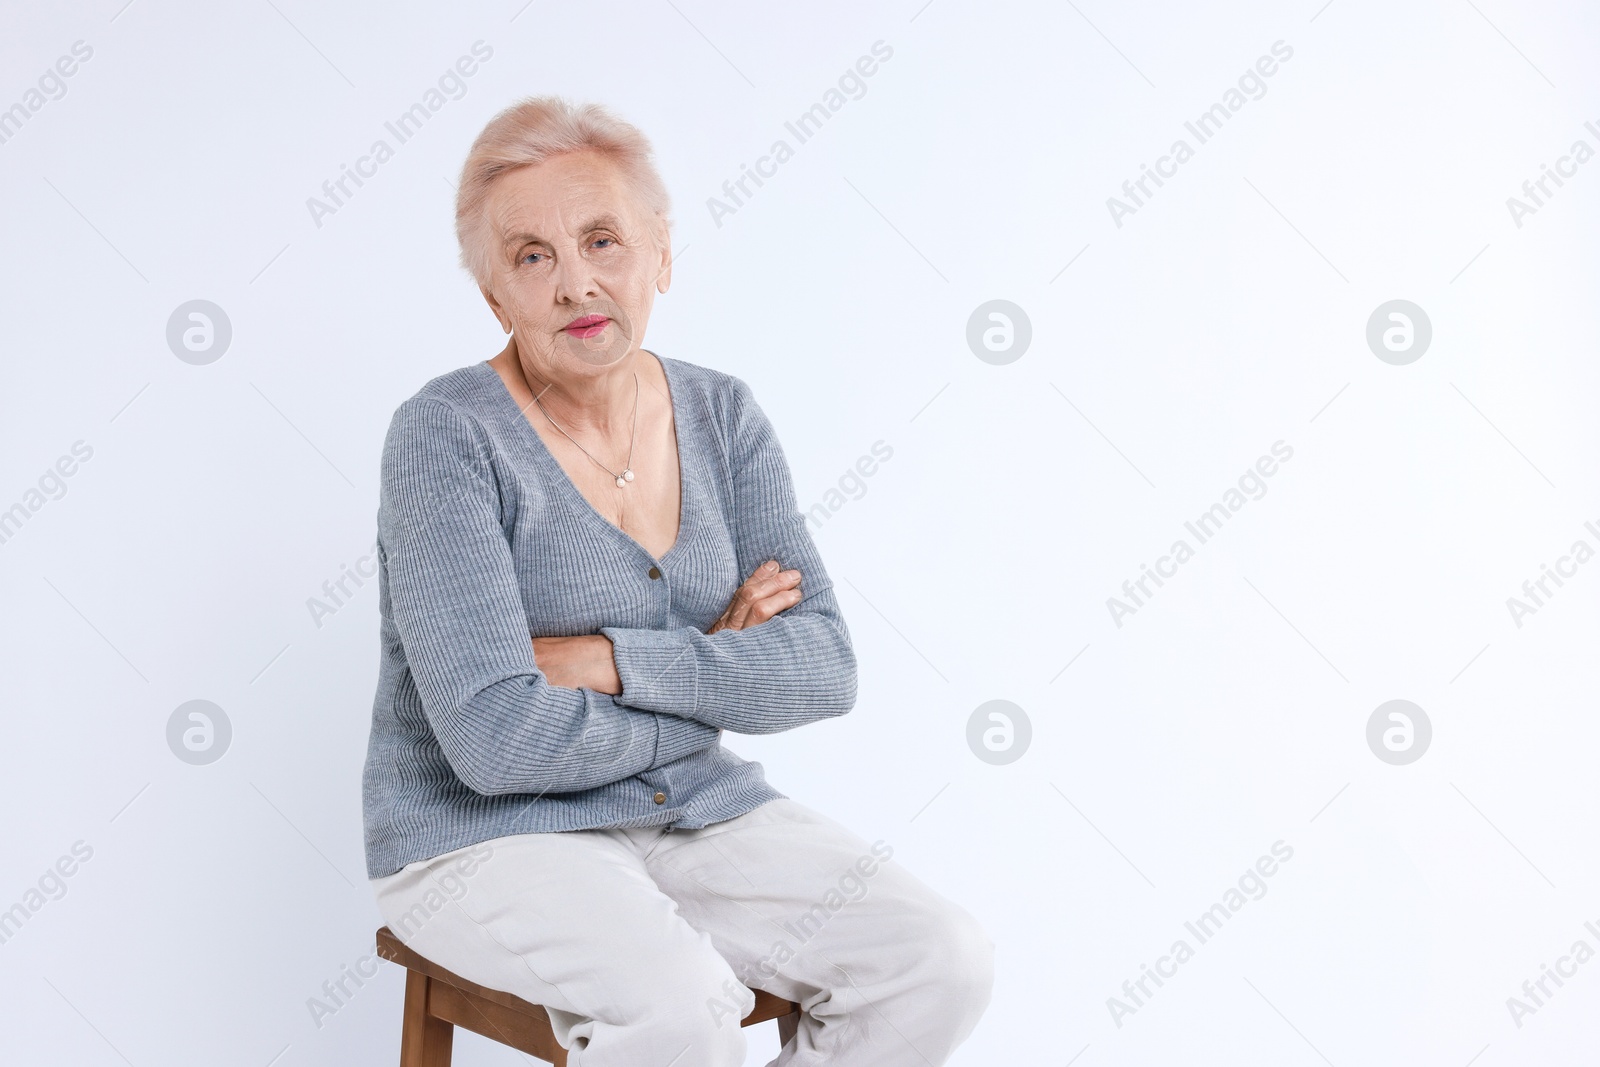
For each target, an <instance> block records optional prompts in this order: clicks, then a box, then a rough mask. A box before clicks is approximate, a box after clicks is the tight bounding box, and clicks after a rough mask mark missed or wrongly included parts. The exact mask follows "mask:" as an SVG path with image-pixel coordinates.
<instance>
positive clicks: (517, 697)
mask: <svg viewBox="0 0 1600 1067" xmlns="http://www.w3.org/2000/svg"><path fill="white" fill-rule="evenodd" d="M381 467H382V477H381V489H380V499H379V507H378V533H379V544H380V548H381V556H380V559H381V561H382V564H383V566H384V567H385V568H386V573H387V579H388V596H389V605H390V612H391V615H392V618H393V620H394V624H395V626H396V628H397V629H398V631H399V633H400V639H401V644H402V646H403V648H404V652H405V660H406V666H407V667H408V668H409V670H410V671H411V673H412V676H413V678H414V679H415V681H416V687H417V692H418V695H419V696H420V698H421V701H422V706H423V710H424V713H425V714H426V715H427V718H428V722H429V724H430V726H431V727H432V729H433V733H434V736H435V737H436V738H437V739H438V742H439V746H440V748H441V749H442V750H443V752H444V755H445V758H446V759H447V760H448V761H449V763H450V766H451V768H452V769H453V770H454V771H455V774H456V776H457V777H458V778H460V779H461V781H462V782H463V783H465V784H466V785H467V786H468V787H469V788H471V789H472V790H473V791H475V792H477V793H481V794H484V795H495V794H501V793H565V792H575V791H579V790H584V789H591V788H594V787H597V786H602V785H606V784H609V783H611V782H616V781H620V780H622V779H625V778H629V777H632V776H633V775H635V774H638V773H639V772H641V771H645V770H649V769H651V768H654V767H658V766H661V765H663V764H665V763H670V762H672V761H673V760H676V759H679V758H681V757H683V756H685V755H687V754H689V753H691V752H695V751H698V750H700V749H704V748H708V747H711V746H712V745H715V744H716V743H717V741H718V731H717V730H716V729H714V728H712V727H709V726H707V725H704V724H702V723H698V722H692V721H690V720H687V719H685V718H681V717H676V716H671V715H661V714H655V713H651V712H649V711H648V710H640V709H636V708H630V707H624V706H622V705H621V704H619V703H618V702H617V701H616V700H615V699H614V698H613V697H611V696H609V695H607V694H605V693H599V692H596V691H594V690H592V689H570V688H566V687H564V686H555V685H551V684H550V683H549V682H548V681H547V680H546V678H545V675H544V673H543V672H542V671H541V670H540V669H539V668H538V666H537V664H536V663H535V660H534V655H533V642H532V638H531V637H530V635H529V629H528V618H527V612H526V611H525V609H524V607H523V602H522V594H521V591H520V588H519V586H518V582H517V573H516V568H515V565H514V561H513V558H512V552H511V545H510V542H509V541H508V540H507V539H506V536H505V532H504V530H503V529H502V527H501V525H500V490H499V485H498V482H497V480H496V474H495V470H494V467H493V466H492V464H491V462H490V456H489V443H488V441H487V439H486V437H485V436H484V434H483V432H482V428H481V427H480V426H478V424H477V422H476V421H475V420H473V419H471V418H469V417H468V416H466V415H464V414H463V413H461V412H459V411H457V410H456V408H455V407H454V406H453V405H451V404H449V403H448V402H446V401H443V400H439V399H435V398H431V397H413V398H411V399H410V400H407V401H406V402H405V403H403V404H402V405H401V406H400V407H399V409H398V410H396V412H395V415H394V419H393V421H392V422H391V423H390V426H389V431H388V435H387V437H386V439H385V441H384V447H383V458H382V463H381Z"/></svg>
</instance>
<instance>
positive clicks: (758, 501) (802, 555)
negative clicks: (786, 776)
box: [600, 375, 856, 734]
mask: <svg viewBox="0 0 1600 1067" xmlns="http://www.w3.org/2000/svg"><path fill="white" fill-rule="evenodd" d="M728 382H729V383H730V384H729V389H730V392H731V396H730V397H729V398H728V411H729V419H730V441H729V445H728V453H727V461H728V470H729V475H730V478H731V481H732V487H733V494H732V504H733V507H732V514H731V516H730V521H729V526H730V529H731V530H732V531H733V540H734V548H735V553H736V555H737V557H738V566H739V575H740V581H741V582H742V581H743V580H744V579H746V578H748V577H749V576H750V575H751V573H752V572H754V571H755V569H756V568H757V567H758V566H760V565H761V564H762V563H764V562H766V561H767V560H769V559H775V560H777V561H778V563H779V565H780V566H781V567H783V568H784V569H789V568H795V569H798V570H799V571H800V588H801V592H802V594H803V597H802V599H801V600H800V601H799V602H798V603H796V604H794V605H792V606H791V607H789V608H786V609H785V610H783V611H782V612H780V613H779V614H777V615H775V616H773V617H772V618H771V619H768V620H767V621H766V622H763V623H761V624H759V625H756V626H752V627H748V628H746V629H743V630H719V631H717V632H716V633H714V634H707V633H704V632H702V631H701V630H699V629H697V628H696V627H693V626H682V627H677V628H669V629H640V628H631V627H619V626H603V627H601V628H600V632H601V633H603V634H605V635H606V636H607V637H609V638H610V639H611V641H612V644H613V646H614V647H613V650H612V658H613V659H614V660H615V662H616V665H617V674H618V675H619V676H620V677H621V679H622V693H621V695H619V696H618V697H617V698H616V699H617V702H618V703H621V704H624V705H627V706H629V707H633V708H642V709H647V710H650V711H658V712H667V713H670V714H672V715H681V716H684V717H686V718H690V719H695V720H698V721H699V722H702V723H706V724H708V725H711V726H717V727H720V728H722V729H724V730H731V731H733V732H735V733H741V734H765V733H776V732H778V731H780V730H788V729H791V728H793V727H796V726H801V725H804V724H805V723H808V722H814V721H816V720H818V719H824V718H829V717H832V716H836V715H842V714H844V713H845V712H847V711H849V710H850V709H851V708H852V707H853V706H854V705H855V700H856V658H855V652H854V649H853V648H852V645H851V641H850V633H849V630H848V629H847V628H846V627H845V623H844V618H843V616H842V615H841V614H840V612H839V604H838V601H837V599H836V598H835V597H834V593H833V583H832V582H831V581H830V580H829V579H828V572H827V569H826V568H825V567H824V566H823V564H822V556H821V554H820V553H818V551H817V546H816V544H815V543H814V542H813V541H812V539H811V533H810V531H809V530H808V529H806V520H805V516H804V515H803V514H802V513H801V512H800V508H799V505H798V503H797V500H796V497H795V491H794V479H793V475H792V474H791V473H790V470H789V464H788V460H787V459H786V457H785V456H784V453H783V448H782V446H781V445H780V444H779V442H778V437H777V434H776V432H775V431H774V430H773V427H772V423H771V422H770V421H769V420H768V418H767V416H766V413H765V412H763V411H762V410H761V407H760V405H758V404H757V403H756V400H755V397H754V395H753V394H752V392H751V389H750V387H749V385H747V384H746V383H745V382H744V381H743V380H742V379H740V378H737V377H734V376H732V375H729V376H728ZM729 593H730V596H731V594H732V591H731V590H730V591H729Z"/></svg>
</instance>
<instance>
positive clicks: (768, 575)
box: [706, 559, 801, 634]
mask: <svg viewBox="0 0 1600 1067" xmlns="http://www.w3.org/2000/svg"><path fill="white" fill-rule="evenodd" d="M800 599H801V594H800V572H799V571H780V570H778V561H777V560H775V559H769V560H767V562H765V563H763V564H762V565H761V566H759V567H757V568H756V572H755V573H754V574H752V575H751V576H750V577H749V578H746V579H745V583H744V584H743V585H741V586H740V587H739V589H738V591H737V592H736V593H734V594H733V601H732V603H730V604H729V605H728V610H727V611H724V612H723V613H722V618H720V619H718V620H717V621H716V622H714V623H712V624H711V629H709V630H707V631H706V633H708V634H714V633H716V632H717V631H718V630H744V629H748V628H749V627H752V626H759V625H761V624H762V623H764V622H766V621H767V620H768V619H770V618H772V617H773V616H774V615H776V614H778V612H780V611H782V610H784V609H785V608H792V607H794V606H795V605H796V604H798V603H800Z"/></svg>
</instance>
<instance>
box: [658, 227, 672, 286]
mask: <svg viewBox="0 0 1600 1067" xmlns="http://www.w3.org/2000/svg"><path fill="white" fill-rule="evenodd" d="M657 225H658V226H659V229H658V230H657V232H656V246H657V247H658V248H660V249H661V273H659V274H657V275H656V292H658V293H664V292H666V291H667V289H668V287H670V286H671V285H672V234H671V233H670V232H669V231H668V230H667V224H666V223H665V222H660V221H658V222H657Z"/></svg>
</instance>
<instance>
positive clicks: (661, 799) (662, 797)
mask: <svg viewBox="0 0 1600 1067" xmlns="http://www.w3.org/2000/svg"><path fill="white" fill-rule="evenodd" d="M666 802H667V794H665V793H657V794H656V803H657V804H665V803H666Z"/></svg>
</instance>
